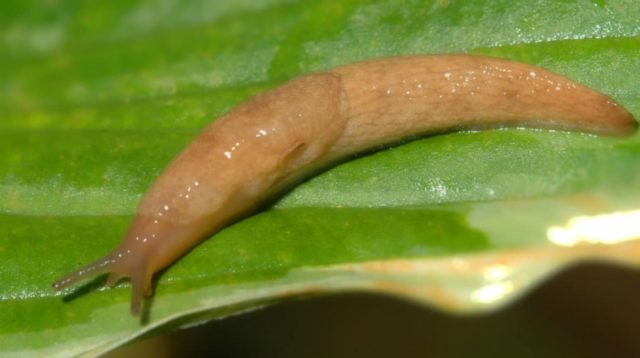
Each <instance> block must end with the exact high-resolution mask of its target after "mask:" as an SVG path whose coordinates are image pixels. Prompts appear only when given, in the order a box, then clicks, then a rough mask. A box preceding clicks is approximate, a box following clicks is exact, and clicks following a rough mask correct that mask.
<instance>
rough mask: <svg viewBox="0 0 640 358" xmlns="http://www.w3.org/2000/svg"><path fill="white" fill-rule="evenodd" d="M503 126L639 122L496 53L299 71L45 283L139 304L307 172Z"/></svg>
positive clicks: (239, 112) (588, 128)
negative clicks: (184, 260)
mask: <svg viewBox="0 0 640 358" xmlns="http://www.w3.org/2000/svg"><path fill="white" fill-rule="evenodd" d="M499 126H520V127H536V128H550V129H559V130H570V131H581V132H589V133H595V134H603V135H611V136H623V135H628V134H630V133H632V132H634V131H635V130H636V128H637V123H636V121H635V120H634V118H633V116H632V115H631V113H629V112H628V111H626V110H625V109H624V108H622V107H621V106H620V105H618V104H617V103H616V102H615V101H614V100H613V99H611V98H610V97H608V96H605V95H603V94H600V93H598V92H595V91H593V90H591V89H589V88H587V87H585V86H582V85H580V84H577V83H575V82H573V81H571V80H569V79H567V78H565V77H563V76H561V75H558V74H555V73H552V72H550V71H547V70H544V69H542V68H539V67H533V66H530V65H527V64H522V63H516V62H512V61H507V60H502V59H497V58H490V57H482V56H468V55H435V56H407V57H393V58H383V59H375V60H370V61H366V62H360V63H355V64H350V65H345V66H342V67H338V68H335V69H333V70H330V71H327V72H323V73H314V74H309V75H304V76H301V77H298V78H295V79H293V80H290V81H288V82H287V83H285V84H283V85H281V86H279V87H277V88H275V89H272V90H270V91H267V92H265V93H263V94H261V95H258V96H257V97H255V98H253V99H251V100H250V101H248V102H246V103H244V104H242V105H240V106H238V107H237V108H235V109H233V110H232V111H230V112H229V113H227V114H225V115H224V116H223V117H221V118H220V119H218V120H217V121H214V122H213V123H212V124H210V125H209V126H208V127H207V128H206V129H205V130H204V131H203V132H202V134H201V135H200V136H199V137H197V138H196V139H195V140H194V141H193V142H192V143H191V144H190V145H189V146H188V147H187V148H186V149H184V151H183V152H182V153H180V154H179V155H178V156H177V157H176V158H175V159H174V160H173V161H172V162H171V164H169V166H168V167H167V168H166V169H165V170H164V172H163V173H162V174H161V175H160V176H159V177H158V179H157V180H156V181H155V183H153V185H152V186H151V188H150V189H149V191H148V192H147V193H146V194H145V195H144V197H143V199H142V201H141V203H140V205H139V207H138V211H137V214H136V216H135V218H134V220H133V223H132V224H131V226H130V228H129V229H128V231H127V233H126V235H125V237H124V240H123V241H122V243H121V244H120V246H118V247H117V248H116V249H115V250H113V251H112V252H111V253H109V254H108V255H106V256H104V257H102V258H100V259H98V260H97V261H95V262H93V263H91V264H89V265H87V266H85V267H82V268H81V269H79V270H77V271H75V272H73V273H71V274H70V275H68V276H66V277H64V278H62V279H61V280H59V281H58V282H56V283H54V284H53V288H54V289H55V290H57V291H59V290H62V289H64V288H66V287H68V286H70V285H72V284H74V283H76V282H78V281H80V280H82V279H85V278H88V277H92V276H94V275H97V274H102V273H109V276H108V279H107V284H108V285H109V286H114V285H115V284H116V283H117V282H118V281H119V280H120V279H121V278H124V277H128V278H129V279H130V280H131V283H132V289H133V292H132V299H131V312H132V313H133V314H137V313H138V312H139V306H140V301H141V299H142V297H143V295H144V296H148V295H150V294H151V291H152V288H151V287H152V286H151V280H152V276H153V275H154V273H156V272H158V271H159V270H161V269H163V268H165V267H167V266H168V265H170V264H171V263H172V262H174V261H175V260H177V259H178V258H180V257H181V256H183V255H184V254H185V253H186V252H188V251H189V250H190V249H192V248H193V247H194V246H196V245H197V244H198V243H199V242H201V241H202V240H204V239H206V238H208V237H210V236H211V235H212V234H214V233H215V232H217V231H219V230H220V229H222V228H224V227H225V226H226V225H229V224H230V223H232V222H233V221H235V220H238V219H240V218H242V217H243V216H247V215H248V214H250V213H251V212H253V211H255V210H256V209H257V208H258V207H259V206H260V204H261V203H263V202H264V201H265V200H267V199H269V198H271V197H273V195H275V194H277V193H279V192H281V191H282V190H284V189H286V188H288V187H290V186H291V185H293V184H294V183H296V182H297V181H299V180H300V179H302V178H304V177H305V176H308V175H309V174H310V173H313V172H314V171H316V170H318V169H320V168H323V167H326V166H327V165H330V164H332V163H335V162H336V161H339V160H341V159H345V158H346V157H347V156H349V155H352V154H354V153H360V152H363V151H365V150H371V149H375V148H379V147H381V146H383V145H389V144H394V143H397V142H399V141H401V140H406V139H410V138H414V137H417V136H421V135H425V134H428V133H440V132H445V131H452V130H460V129H482V128H488V127H499Z"/></svg>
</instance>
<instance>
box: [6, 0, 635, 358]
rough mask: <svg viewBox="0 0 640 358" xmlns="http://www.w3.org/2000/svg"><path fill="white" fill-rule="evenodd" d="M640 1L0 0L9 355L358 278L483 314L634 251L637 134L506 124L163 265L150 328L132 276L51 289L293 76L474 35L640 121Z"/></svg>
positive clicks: (358, 168)
mask: <svg viewBox="0 0 640 358" xmlns="http://www.w3.org/2000/svg"><path fill="white" fill-rule="evenodd" d="M638 18H640V6H638V4H637V3H636V2H635V1H633V0H627V1H625V0H607V1H605V0H598V1H587V0H583V1H580V0H576V1H548V2H538V3H535V4H534V3H531V2H529V1H525V0H517V1H507V0H494V1H447V0H438V1H370V2H363V1H356V0H353V1H342V2H324V1H293V0H259V1H255V0H234V1H215V2H213V1H196V2H188V3H186V2H179V1H174V2H171V1H148V2H143V1H139V2H136V1H108V2H72V1H69V2H63V1H50V2H45V3H42V2H39V1H20V2H11V1H7V2H3V3H2V4H1V5H0V78H2V81H1V82H0V262H2V265H1V266H0V278H1V279H2V285H1V286H0V347H2V348H1V349H2V350H3V353H4V354H7V355H15V356H32V355H38V356H56V355H64V356H69V355H76V354H77V355H81V354H86V355H97V354H100V353H102V352H105V351H108V350H109V349H111V348H113V347H116V346H118V345H121V344H123V343H124V342H127V341H130V340H132V339H134V338H135V337H138V336H140V335H142V334H145V333H147V332H150V331H153V332H161V331H163V330H168V329H171V328H173V327H178V326H183V325H188V324H193V323H195V322H201V321H204V320H208V319H212V318H218V317H224V316H226V315H229V314H233V313H237V312H242V311H245V310H249V309H252V308H255V307H260V306H262V305H265V304H269V303H273V302H277V301H280V300H286V299H287V298H288V297H292V296H296V295H302V294H317V293H328V292H339V291H344V290H365V291H376V292H385V293H389V294H394V295H399V296H401V297H407V298H411V299H413V300H415V301H417V302H423V303H425V304H431V305H434V306H436V307H439V308H442V309H445V310H450V311H455V312H478V311H487V310H491V309H496V308H499V307H501V306H503V305H504V304H506V303H508V302H510V301H512V300H513V299H515V298H517V297H518V296H521V295H523V294H524V293H525V292H526V291H527V290H529V289H530V288H531V287H532V286H533V285H536V284H537V283H539V282H540V281H541V280H543V279H544V278H546V277H548V276H549V275H550V274H551V273H553V272H556V271H557V270H559V269H561V268H562V267H565V266H566V265H569V264H571V263H574V262H576V261H577V260H582V259H586V258H599V259H606V260H615V261H618V262H622V263H625V264H628V265H636V266H637V257H638V254H640V244H639V243H638V242H636V241H633V240H629V239H630V238H635V237H638V236H640V234H639V233H638V232H637V230H636V232H629V231H628V232H621V231H620V230H619V229H620V228H624V227H625V225H626V226H627V227H628V226H629V223H632V224H633V222H634V221H633V220H635V222H638V221H640V214H638V209H639V204H638V202H640V181H639V180H638V179H639V178H640V136H638V135H635V136H633V137H631V138H626V139H611V138H604V137H597V136H592V135H585V134H578V133H564V132H552V131H539V130H515V129H514V130H494V131H485V132H474V133H452V134H447V135H440V136H434V137H430V138H424V139H421V140H418V141H414V142H411V143H408V144H405V145H402V146H398V147H395V148H391V149H387V150H383V151H380V152H377V153H373V154H371V155H368V156H364V157H361V158H358V159H356V160H353V161H350V162H347V163H344V164H342V165H339V166H337V167H335V168H332V169H331V170H328V171H326V172H324V173H323V174H321V175H319V176H317V177H315V178H312V179H311V180H309V181H307V182H305V183H304V184H303V185H301V186H299V187H297V188H295V189H293V190H292V191H291V192H290V193H288V194H287V195H285V196H284V197H283V198H281V200H279V201H278V202H277V203H275V204H274V206H273V207H272V208H270V209H268V210H265V211H263V212H261V213H259V214H257V215H254V216H252V217H250V218H247V219H246V220H243V221H241V222H239V223H237V224H235V225H233V226H230V227H228V228H226V229H224V230H223V231H222V232H220V233H218V234H217V235H215V237H213V238H212V239H210V240H208V241H206V242H204V243H203V244H202V245H200V246H199V247H197V248H196V249H195V250H193V251H192V252H190V253H189V254H188V255H187V256H185V257H184V258H183V259H181V260H180V261H178V262H177V263H176V264H175V265H173V266H172V267H170V268H169V269H168V270H166V271H165V272H163V273H162V274H161V275H159V281H158V284H157V287H156V293H155V296H154V298H153V300H152V302H151V304H150V310H149V312H148V317H146V319H145V321H144V322H140V321H138V320H137V319H135V318H132V317H131V316H130V315H129V313H128V304H129V298H130V289H129V285H128V283H121V284H120V285H119V286H118V287H117V288H114V289H104V288H102V286H101V284H102V283H103V282H104V278H101V279H98V280H95V281H93V282H91V283H88V284H86V285H85V286H82V288H79V289H77V290H75V291H73V292H72V293H67V295H66V296H65V295H61V294H55V293H53V292H52V291H51V289H50V284H51V282H52V281H53V280H54V279H56V278H58V277H59V276H61V275H62V274H65V273H67V272H69V271H70V270H72V269H75V268H77V267H78V266H79V265H82V264H84V263H87V262H89V261H91V260H93V259H96V258H97V257H99V256H101V255H103V254H105V253H106V252H108V251H109V250H110V249H111V248H113V247H114V246H115V245H116V244H117V243H119V241H120V240H121V238H122V236H123V233H124V232H125V230H126V229H127V225H128V224H129V222H130V220H131V218H132V216H133V214H134V212H135V208H136V205H137V202H138V200H139V199H140V197H141V195H142V194H143V193H144V192H145V190H146V188H148V186H149V185H150V184H151V183H152V182H153V181H154V179H155V178H156V176H157V175H158V174H159V173H160V172H161V171H162V169H163V168H164V166H165V165H166V164H167V163H168V162H169V161H170V160H171V158H172V157H173V156H175V155H176V154H177V153H178V152H179V151H180V150H181V148H183V147H184V146H186V145H187V144H188V143H189V142H190V141H191V139H192V138H193V137H194V136H195V135H197V133H198V132H199V130H201V129H202V128H203V127H204V126H205V125H206V124H207V123H208V122H210V121H211V120H213V119H214V118H216V117H217V116H219V115H220V114H222V113H224V112H225V111H226V110H228V109H230V108H232V107H233V106H234V105H236V104H238V103H240V102H242V101H244V100H246V99H248V98H250V97H251V96H252V95H254V94H256V93H260V92H262V91H264V90H265V89H268V88H271V87H274V86H276V85H277V84H279V83H281V82H282V81H284V80H286V79H288V78H291V77H295V76H297V75H299V74H303V73H308V72H310V71H317V70H322V69H328V68H331V67H333V66H336V65H339V64H344V63H350V62H355V61H358V60H362V59H368V58H373V57H380V56H390V55H400V54H428V53H442V52H468V53H476V54H486V55H492V56H498V57H503V58H508V59H513V60H518V61H522V62H527V63H531V64H536V65H540V66H543V67H546V68H548V69H551V70H554V71H557V72H560V73H562V74H565V75H567V76H569V77H571V78H573V79H575V80H577V81H579V82H581V83H584V84H585V85H588V86H590V87H592V88H594V89H597V90H600V91H602V92H604V93H607V94H609V95H611V96H613V97H614V98H616V99H617V100H619V101H620V103H622V104H623V105H624V106H626V107H627V108H628V109H629V110H631V111H632V112H633V113H634V114H635V115H636V116H638V115H640V56H638V53H640V36H639V34H640V26H638V22H637V19H638ZM572 220H573V221H572ZM632 224H631V227H630V229H634V227H633V225H632ZM572 225H573V226H572ZM580 225H583V226H585V225H586V226H588V225H591V226H589V227H588V228H587V229H586V231H584V232H582V233H580V234H576V230H577V229H576V228H577V227H579V226H580ZM598 225H599V226H598ZM569 229H573V231H571V230H569ZM598 230H604V231H605V233H604V234H603V235H600V236H598V237H591V236H594V235H595V234H597V233H598ZM572 235H573V236H572Z"/></svg>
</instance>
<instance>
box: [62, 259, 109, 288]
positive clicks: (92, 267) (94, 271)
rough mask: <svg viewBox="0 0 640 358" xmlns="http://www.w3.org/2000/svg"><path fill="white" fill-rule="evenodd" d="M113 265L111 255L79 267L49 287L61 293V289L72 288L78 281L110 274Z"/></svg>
mask: <svg viewBox="0 0 640 358" xmlns="http://www.w3.org/2000/svg"><path fill="white" fill-rule="evenodd" d="M112 265H113V253H110V254H109V255H106V256H103V257H101V258H99V259H98V260H96V261H94V262H92V263H90V264H88V265H86V266H83V267H81V268H80V269H78V270H76V271H74V272H72V273H70V274H68V275H67V276H65V277H63V278H61V279H59V280H58V281H56V282H54V283H53V284H52V285H51V286H52V287H53V289H54V290H55V291H62V290H63V289H65V288H67V287H70V286H73V285H75V284H76V283H78V282H80V281H84V280H86V279H89V278H92V277H95V276H98V275H100V274H103V273H107V272H110V270H111V267H112Z"/></svg>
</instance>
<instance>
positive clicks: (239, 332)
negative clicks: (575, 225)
mask: <svg viewBox="0 0 640 358" xmlns="http://www.w3.org/2000/svg"><path fill="white" fill-rule="evenodd" d="M639 318H640V272H637V271H633V270H630V269H625V268H621V267H616V266H612V265H605V264H597V263H589V264H583V265H579V266H576V267H574V268H571V269H569V270H567V271H565V272H563V273H561V274H560V275H557V276H556V277H554V278H552V279H551V280H549V281H547V282H546V283H544V284H543V285H541V286H539V287H538V288H536V289H535V290H533V291H532V292H530V293H529V294H528V295H526V296H525V297H523V298H522V299H520V300H518V301H517V302H515V303H514V304H512V305H511V306H509V307H506V308H505V309H503V310H500V311H497V312H493V313H489V314H481V315H472V316H456V315H451V314H447V313H444V312H441V311H438V310H434V309H432V308H429V307H424V306H419V305H416V304H414V303H411V302H407V301H404V300H400V299H397V298H393V297H387V296H381V295H372V294H361V293H353V294H342V295H334V296H326V297H315V298H305V299H300V300H294V301H289V302H285V303H280V304H277V305H274V306H271V307H268V308H265V309H262V310H258V311H254V312H251V313H245V314H241V315H238V316H233V317H229V318H226V319H222V320H217V321H213V322H210V323H207V324H204V325H201V326H198V327H193V328H189V329H183V330H179V331H174V332H171V333H168V334H165V335H163V336H157V337H146V338H144V339H142V340H139V341H136V342H134V343H132V344H130V345H127V346H125V347H123V348H120V349H119V350H116V351H114V352H112V353H111V354H109V355H107V357H136V356H149V355H150V354H151V355H152V356H156V357H186V356H188V357H204V356H219V357H265V356H267V357H640V330H639V329H638V327H639V322H638V321H639Z"/></svg>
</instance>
